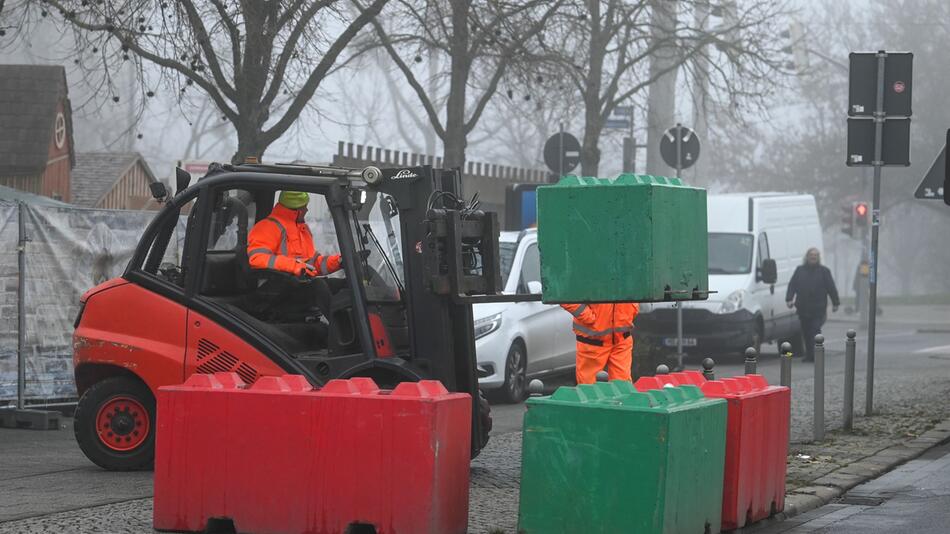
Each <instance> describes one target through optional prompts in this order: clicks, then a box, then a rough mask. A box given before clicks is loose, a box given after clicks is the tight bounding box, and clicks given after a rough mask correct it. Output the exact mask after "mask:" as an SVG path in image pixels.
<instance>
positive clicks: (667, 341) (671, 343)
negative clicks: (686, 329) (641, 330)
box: [663, 337, 696, 347]
mask: <svg viewBox="0 0 950 534" xmlns="http://www.w3.org/2000/svg"><path fill="white" fill-rule="evenodd" d="M663 346H664V347H675V346H676V338H675V337H665V338H663ZM683 346H684V347H695V346H696V338H694V337H684V338H683Z"/></svg>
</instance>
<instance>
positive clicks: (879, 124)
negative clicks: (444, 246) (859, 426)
mask: <svg viewBox="0 0 950 534" xmlns="http://www.w3.org/2000/svg"><path fill="white" fill-rule="evenodd" d="M886 59H887V53H886V52H883V51H881V52H878V53H877V100H876V104H875V107H874V160H873V161H872V162H871V165H872V166H873V167H874V194H873V198H872V199H871V259H870V261H869V262H868V268H869V271H868V284H869V289H870V295H869V297H868V375H867V393H866V395H865V407H864V415H866V416H870V415H871V414H872V413H874V337H875V329H876V327H877V266H878V262H877V241H878V230H879V228H880V225H881V212H880V209H881V170H882V169H881V168H882V167H883V165H884V161H883V159H884V156H883V153H882V152H883V151H882V150H881V148H882V141H883V134H884V117H885V113H884V63H885V60H886Z"/></svg>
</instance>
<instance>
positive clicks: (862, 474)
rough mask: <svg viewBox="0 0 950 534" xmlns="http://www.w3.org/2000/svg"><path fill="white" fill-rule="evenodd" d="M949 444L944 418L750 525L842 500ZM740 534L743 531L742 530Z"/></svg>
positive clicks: (816, 483)
mask: <svg viewBox="0 0 950 534" xmlns="http://www.w3.org/2000/svg"><path fill="white" fill-rule="evenodd" d="M947 442H950V418H947V419H944V420H943V421H942V422H940V423H938V424H937V425H936V426H934V427H933V428H931V429H930V430H928V431H926V432H924V433H923V434H921V435H920V436H918V437H916V438H914V439H912V440H909V441H906V442H904V443H902V444H898V445H894V446H891V447H888V448H886V449H882V450H880V451H878V452H876V453H874V454H872V455H870V456H866V457H864V458H862V459H860V460H858V461H856V462H853V463H850V464H848V465H845V466H841V467H839V468H838V469H835V470H834V471H831V472H830V473H828V474H826V475H824V476H822V477H821V478H818V479H815V480H813V481H812V485H810V486H805V487H802V488H798V489H795V490H793V491H792V492H790V493H787V494H786V495H785V509H784V510H783V511H781V512H779V513H777V514H775V515H774V516H772V517H771V518H769V519H765V520H763V521H759V522H758V523H755V524H754V525H749V526H750V527H753V528H755V529H759V528H762V527H764V526H767V525H771V524H773V523H778V522H781V521H784V520H786V519H789V518H792V517H795V516H797V515H801V514H804V513H805V512H810V511H811V510H814V509H815V508H820V507H822V506H824V505H826V504H828V503H830V502H831V501H833V500H835V499H837V498H838V497H841V496H842V495H844V494H845V493H847V492H848V491H849V490H851V489H852V488H854V487H855V486H858V485H861V484H863V483H865V482H867V481H869V480H872V479H874V478H877V477H879V476H881V475H883V474H884V473H887V472H888V471H890V470H892V469H894V468H895V467H898V466H900V465H903V464H905V463H907V462H909V461H911V460H913V459H915V458H918V457H919V456H921V455H922V454H924V453H925V452H927V451H928V450H930V449H932V448H934V447H936V446H938V445H943V444H944V443H947ZM747 528H748V527H747ZM736 532H742V530H738V531H736Z"/></svg>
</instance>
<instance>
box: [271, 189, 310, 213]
mask: <svg viewBox="0 0 950 534" xmlns="http://www.w3.org/2000/svg"><path fill="white" fill-rule="evenodd" d="M278 202H280V203H281V204H283V205H284V206H285V207H288V208H290V209H292V210H297V209H300V208H302V207H304V206H306V205H307V203H308V202H310V195H308V194H307V193H303V192H301V191H281V192H280V198H279V199H278Z"/></svg>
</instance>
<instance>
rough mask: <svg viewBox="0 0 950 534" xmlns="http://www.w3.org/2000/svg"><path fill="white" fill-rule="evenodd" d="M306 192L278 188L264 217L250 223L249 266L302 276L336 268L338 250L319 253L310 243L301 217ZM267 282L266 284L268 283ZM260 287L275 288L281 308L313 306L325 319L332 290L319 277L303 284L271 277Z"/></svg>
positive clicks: (312, 276)
mask: <svg viewBox="0 0 950 534" xmlns="http://www.w3.org/2000/svg"><path fill="white" fill-rule="evenodd" d="M309 202H310V195H308V194H307V193H303V192H300V191H281V193H280V196H279V197H278V200H277V204H275V205H274V209H273V210H272V211H271V213H270V215H269V216H268V217H267V218H266V219H261V220H260V221H258V222H257V224H255V225H254V228H252V229H251V232H250V233H249V234H248V236H247V258H248V263H250V265H251V268H252V269H274V270H277V271H283V272H285V273H289V274H292V275H295V276H298V277H302V278H314V277H316V276H321V275H326V274H330V273H333V272H336V271H339V270H340V269H341V268H342V267H343V262H342V259H341V257H340V255H339V254H332V255H322V254H320V253H319V252H317V250H316V247H315V246H314V244H313V234H312V233H311V232H310V228H309V227H308V226H307V223H306V222H305V221H304V217H305V216H306V215H307V204H308V203H309ZM268 284H270V285H268ZM268 284H265V286H266V287H261V288H258V289H259V290H261V291H272V292H275V293H276V295H277V296H278V297H279V298H277V299H276V301H275V302H279V303H280V305H281V307H282V308H289V309H296V308H306V309H310V308H313V307H316V308H318V309H319V310H320V312H321V313H322V314H323V315H324V317H327V318H328V319H329V317H330V301H331V298H332V292H331V289H330V286H329V284H327V282H326V281H325V280H323V279H317V280H314V282H313V283H310V284H307V285H305V286H299V285H293V284H287V283H286V282H281V281H271V282H269V283H268Z"/></svg>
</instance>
